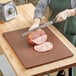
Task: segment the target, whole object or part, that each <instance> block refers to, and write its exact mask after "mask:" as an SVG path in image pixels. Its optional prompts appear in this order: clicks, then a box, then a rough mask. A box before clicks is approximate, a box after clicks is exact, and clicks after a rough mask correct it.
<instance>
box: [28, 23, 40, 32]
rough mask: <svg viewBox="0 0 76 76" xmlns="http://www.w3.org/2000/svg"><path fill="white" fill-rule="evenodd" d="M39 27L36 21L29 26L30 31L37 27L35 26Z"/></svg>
mask: <svg viewBox="0 0 76 76" xmlns="http://www.w3.org/2000/svg"><path fill="white" fill-rule="evenodd" d="M37 27H39V24H37V23H34V24H33V25H32V26H31V27H30V28H29V31H30V30H33V29H35V28H37Z"/></svg>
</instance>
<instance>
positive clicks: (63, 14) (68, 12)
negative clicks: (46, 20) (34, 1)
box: [56, 8, 76, 22]
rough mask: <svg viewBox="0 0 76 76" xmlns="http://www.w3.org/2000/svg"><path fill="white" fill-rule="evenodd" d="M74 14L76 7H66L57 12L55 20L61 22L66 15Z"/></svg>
mask: <svg viewBox="0 0 76 76" xmlns="http://www.w3.org/2000/svg"><path fill="white" fill-rule="evenodd" d="M70 16H76V8H73V9H66V10H64V11H62V12H60V13H58V14H57V16H56V20H57V22H61V21H64V20H66V19H67V17H70Z"/></svg>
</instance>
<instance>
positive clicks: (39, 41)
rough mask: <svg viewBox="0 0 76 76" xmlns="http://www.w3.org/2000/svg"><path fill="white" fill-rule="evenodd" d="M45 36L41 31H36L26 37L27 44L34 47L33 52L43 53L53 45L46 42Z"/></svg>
mask: <svg viewBox="0 0 76 76" xmlns="http://www.w3.org/2000/svg"><path fill="white" fill-rule="evenodd" d="M47 38H48V37H47V34H46V33H45V31H44V30H43V29H38V30H36V31H34V32H32V33H30V34H29V35H28V38H27V39H28V42H29V43H30V44H31V45H33V46H34V50H36V51H38V52H45V51H48V50H51V49H52V48H53V45H52V43H51V42H47Z"/></svg>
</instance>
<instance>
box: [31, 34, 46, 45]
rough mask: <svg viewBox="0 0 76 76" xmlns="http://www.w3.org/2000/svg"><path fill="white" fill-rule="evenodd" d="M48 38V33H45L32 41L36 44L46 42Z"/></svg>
mask: <svg viewBox="0 0 76 76" xmlns="http://www.w3.org/2000/svg"><path fill="white" fill-rule="evenodd" d="M46 40H47V34H44V35H42V36H40V37H37V38H35V39H33V40H31V41H32V42H33V43H35V44H42V43H44V42H45V41H46Z"/></svg>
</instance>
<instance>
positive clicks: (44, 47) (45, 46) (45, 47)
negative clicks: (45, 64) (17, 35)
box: [34, 42, 53, 52]
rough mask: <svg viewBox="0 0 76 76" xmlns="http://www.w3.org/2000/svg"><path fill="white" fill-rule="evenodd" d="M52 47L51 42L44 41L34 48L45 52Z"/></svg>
mask: <svg viewBox="0 0 76 76" xmlns="http://www.w3.org/2000/svg"><path fill="white" fill-rule="evenodd" d="M52 48H53V44H52V43H51V42H44V43H43V44H39V45H35V46H34V50H35V51H37V52H46V51H49V50H51V49H52Z"/></svg>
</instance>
